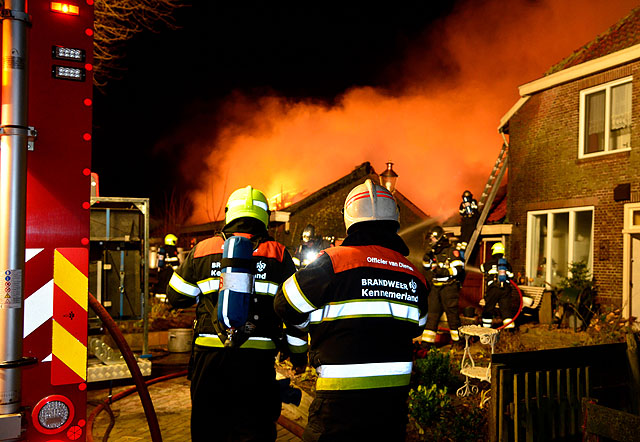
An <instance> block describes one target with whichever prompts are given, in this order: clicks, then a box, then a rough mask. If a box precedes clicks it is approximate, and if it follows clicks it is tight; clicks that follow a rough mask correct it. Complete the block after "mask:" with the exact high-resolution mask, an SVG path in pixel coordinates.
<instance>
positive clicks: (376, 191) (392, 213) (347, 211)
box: [344, 179, 400, 231]
mask: <svg viewBox="0 0 640 442" xmlns="http://www.w3.org/2000/svg"><path fill="white" fill-rule="evenodd" d="M364 221H395V222H397V223H398V226H399V225H400V221H399V213H398V206H397V205H396V200H395V199H394V198H393V195H392V194H391V192H389V191H388V190H387V189H386V188H384V187H382V186H381V185H379V184H375V183H374V182H373V181H371V180H370V179H368V180H367V181H365V182H364V183H362V184H359V185H357V186H356V187H354V188H353V190H351V192H349V195H347V199H346V200H345V202H344V224H345V226H346V227H347V231H348V230H349V228H350V227H351V226H352V225H354V224H356V223H360V222H364Z"/></svg>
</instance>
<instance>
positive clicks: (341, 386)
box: [275, 180, 427, 442]
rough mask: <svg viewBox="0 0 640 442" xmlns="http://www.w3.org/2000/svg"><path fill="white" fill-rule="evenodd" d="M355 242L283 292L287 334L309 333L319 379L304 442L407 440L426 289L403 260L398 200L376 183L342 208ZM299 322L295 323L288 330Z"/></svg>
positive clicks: (279, 302) (330, 253) (279, 300)
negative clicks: (414, 357)
mask: <svg viewBox="0 0 640 442" xmlns="http://www.w3.org/2000/svg"><path fill="white" fill-rule="evenodd" d="M344 221H345V225H346V228H347V237H346V238H345V240H344V242H343V243H342V245H341V246H338V247H332V248H328V249H325V250H324V251H323V252H322V253H321V254H320V256H319V257H318V258H317V259H316V260H315V261H314V262H312V263H311V264H309V265H308V266H307V267H305V268H303V269H301V270H299V271H298V272H297V273H296V274H295V275H294V276H292V277H291V278H289V279H288V280H287V281H286V282H285V283H284V284H283V286H282V287H281V288H280V290H279V291H278V294H277V295H276V300H275V308H276V312H277V313H278V314H279V315H280V316H281V317H282V318H283V319H284V320H285V322H286V324H287V328H289V327H298V328H301V329H305V330H306V328H307V327H308V329H309V333H310V336H311V350H310V352H309V359H310V363H311V365H313V366H314V367H315V368H316V371H317V373H318V381H317V384H316V395H315V399H314V400H313V402H312V403H311V406H310V407H309V421H308V424H307V427H306V429H305V432H304V434H303V436H302V439H303V440H304V441H305V442H309V441H318V440H320V441H323V440H332V441H335V440H340V441H346V440H354V441H355V440H384V441H404V440H405V432H406V425H407V412H408V410H407V394H408V390H409V380H410V377H411V368H412V352H413V344H412V340H413V338H415V337H417V336H420V334H421V332H422V329H423V327H424V323H425V320H426V318H425V314H426V306H427V300H426V297H427V287H426V282H425V280H424V277H423V276H422V274H421V273H420V272H419V270H418V269H416V268H415V267H414V265H413V264H411V263H410V262H409V261H408V260H407V259H406V258H405V256H407V255H408V254H409V249H408V247H407V246H406V244H405V243H404V241H403V240H402V238H400V236H399V235H398V234H397V231H398V227H399V225H400V224H399V222H398V208H397V206H396V202H395V200H394V198H393V195H392V194H391V193H390V192H389V191H388V190H387V189H385V188H384V187H382V186H380V185H378V184H374V183H373V182H372V181H371V180H366V181H365V183H363V184H360V185H358V186H356V187H355V188H354V189H352V190H351V192H350V193H349V195H348V196H347V199H346V201H345V204H344ZM290 324H291V325H290Z"/></svg>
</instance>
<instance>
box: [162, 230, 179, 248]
mask: <svg viewBox="0 0 640 442" xmlns="http://www.w3.org/2000/svg"><path fill="white" fill-rule="evenodd" d="M164 243H165V245H167V246H175V245H177V244H178V237H177V236H175V235H174V234H173V233H169V234H168V235H167V236H165V237H164Z"/></svg>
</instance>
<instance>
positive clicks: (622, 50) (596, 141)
mask: <svg viewBox="0 0 640 442" xmlns="http://www.w3.org/2000/svg"><path fill="white" fill-rule="evenodd" d="M519 93H520V96H521V98H520V99H519V101H518V102H517V103H516V104H515V105H514V106H513V107H512V108H511V109H510V110H509V111H508V112H507V114H506V115H505V116H504V117H503V118H502V120H501V121H500V127H499V130H500V131H501V132H503V133H505V134H508V135H509V145H510V146H509V183H508V201H507V220H508V222H509V223H510V224H512V226H513V229H512V234H511V236H510V238H509V240H508V243H509V244H508V256H509V258H510V261H511V263H512V265H513V267H514V271H518V272H521V273H523V274H525V275H527V276H528V277H529V278H530V280H532V284H534V285H546V284H551V285H557V284H558V283H559V282H560V281H561V280H562V278H563V277H566V276H567V272H568V269H569V265H570V264H571V263H573V262H578V261H583V262H585V263H586V264H587V266H588V268H589V269H590V270H591V273H592V275H593V276H594V279H595V282H596V285H597V289H598V296H599V301H600V303H601V304H609V305H615V306H622V307H623V308H624V310H623V312H624V316H626V317H628V316H631V315H633V316H636V317H639V316H640V269H639V268H638V265H640V259H639V258H640V132H639V131H638V130H637V128H638V127H639V123H640V121H639V118H640V8H636V9H634V10H633V11H631V13H630V14H629V15H627V16H626V17H624V18H623V19H622V20H620V21H619V22H618V23H617V24H615V25H614V26H612V27H611V28H610V29H609V30H607V31H606V32H605V33H603V34H602V35H600V36H598V37H597V38H596V39H595V40H593V41H591V42H590V43H588V44H586V45H585V46H583V47H582V48H580V49H579V50H577V51H576V52H574V53H573V54H571V55H570V56H568V57H567V58H565V59H564V60H562V61H561V62H560V63H558V64H557V65H555V66H553V67H552V68H551V69H550V70H549V71H548V72H547V73H546V74H545V75H544V76H543V77H542V78H540V79H537V80H535V81H532V82H529V83H527V84H524V85H522V86H520V88H519ZM632 287H633V288H632Z"/></svg>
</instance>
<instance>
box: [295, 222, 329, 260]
mask: <svg viewBox="0 0 640 442" xmlns="http://www.w3.org/2000/svg"><path fill="white" fill-rule="evenodd" d="M325 248H326V247H324V245H323V240H322V238H318V237H316V229H315V227H313V224H308V225H307V227H305V228H304V230H303V231H302V238H301V243H300V245H299V246H298V249H297V250H296V253H295V254H294V256H293V262H295V263H296V267H298V268H300V267H304V266H306V265H309V264H310V263H311V262H313V260H315V259H316V258H317V256H318V253H320V251H321V250H322V249H325Z"/></svg>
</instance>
